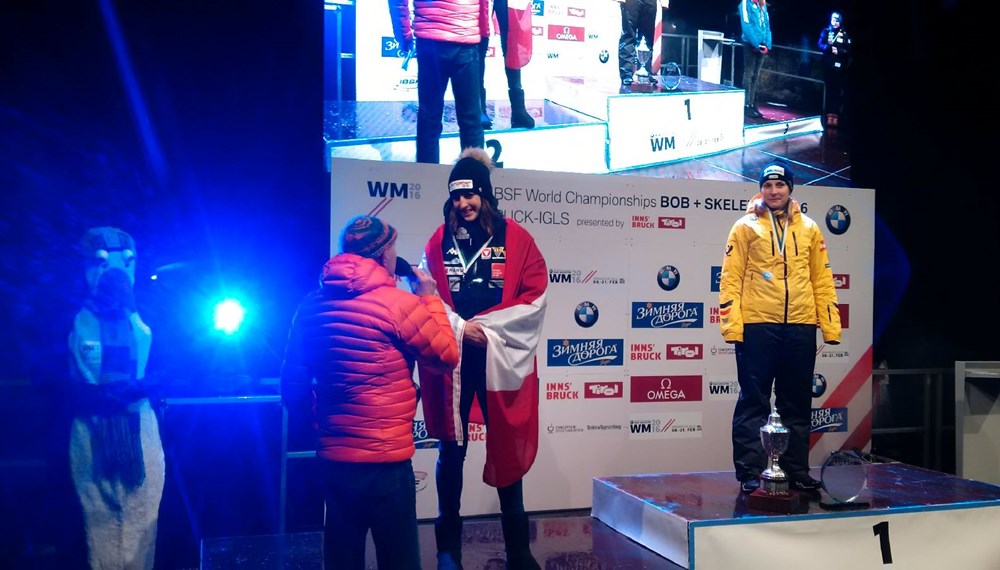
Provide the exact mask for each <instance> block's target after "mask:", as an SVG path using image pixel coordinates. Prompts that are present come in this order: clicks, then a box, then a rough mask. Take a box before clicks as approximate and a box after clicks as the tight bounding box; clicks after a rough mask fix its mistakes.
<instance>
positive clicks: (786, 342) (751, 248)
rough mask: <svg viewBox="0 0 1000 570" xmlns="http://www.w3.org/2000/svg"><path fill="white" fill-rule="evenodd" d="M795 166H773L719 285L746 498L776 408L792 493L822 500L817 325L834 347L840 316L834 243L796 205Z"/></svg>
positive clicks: (733, 233)
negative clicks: (785, 435) (812, 445)
mask: <svg viewBox="0 0 1000 570" xmlns="http://www.w3.org/2000/svg"><path fill="white" fill-rule="evenodd" d="M793 188H794V176H793V174H792V171H791V169H790V168H789V167H788V164H786V163H784V162H783V161H775V162H771V163H769V164H767V165H765V166H764V168H763V170H762V171H761V175H760V193H758V194H757V195H756V196H754V197H753V198H752V199H751V200H750V203H749V205H748V206H747V213H746V215H745V216H743V217H742V218H740V219H739V220H738V221H737V222H736V223H735V224H734V225H733V227H732V229H731V230H730V232H729V237H728V239H727V240H726V252H725V257H724V258H723V262H722V280H721V283H720V286H719V314H720V317H721V319H720V322H721V325H720V326H721V329H722V336H723V338H724V339H725V341H726V342H727V343H731V344H735V349H736V371H737V379H738V381H739V384H740V395H739V399H737V401H736V407H735V409H734V411H733V433H732V440H733V464H734V466H735V471H736V478H737V479H738V480H739V482H740V490H741V491H742V492H744V493H752V492H753V491H754V490H756V489H757V488H758V487H759V486H760V482H759V478H760V474H761V472H762V471H763V470H764V468H765V467H766V466H767V456H766V455H765V454H764V450H763V448H762V445H761V442H760V433H759V430H760V427H761V426H762V425H763V424H764V423H766V422H767V418H768V416H769V415H770V413H771V391H772V389H773V390H774V394H775V408H776V409H777V411H778V413H779V414H780V415H781V419H782V423H783V424H784V425H785V427H787V428H788V431H789V442H788V449H787V451H786V452H785V454H784V455H782V458H781V465H782V467H784V469H785V471H786V472H787V473H788V478H789V485H790V487H791V488H792V489H794V490H796V491H799V492H802V493H804V494H806V495H808V496H809V497H810V498H814V499H818V498H819V488H820V483H819V481H816V480H815V479H813V478H812V477H811V476H810V475H809V428H810V413H811V403H812V378H813V369H814V368H815V364H816V328H817V323H818V326H819V328H820V330H821V331H822V334H823V340H824V342H826V343H827V344H839V343H840V311H839V307H838V305H837V292H836V290H835V288H834V282H833V273H832V272H831V270H830V260H829V258H828V256H827V251H826V242H825V241H824V239H823V234H822V233H821V232H820V229H819V226H817V225H816V222H814V221H813V220H812V219H810V218H809V217H808V216H806V215H805V214H804V213H802V209H801V208H800V207H799V203H798V202H797V201H795V200H793V199H792V197H791V194H792V190H793Z"/></svg>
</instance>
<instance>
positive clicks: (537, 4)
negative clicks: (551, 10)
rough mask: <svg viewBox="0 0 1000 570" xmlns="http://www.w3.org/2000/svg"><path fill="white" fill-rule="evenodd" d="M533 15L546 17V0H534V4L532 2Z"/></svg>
mask: <svg viewBox="0 0 1000 570" xmlns="http://www.w3.org/2000/svg"><path fill="white" fill-rule="evenodd" d="M531 15H532V16H544V15H545V0H532V2H531Z"/></svg>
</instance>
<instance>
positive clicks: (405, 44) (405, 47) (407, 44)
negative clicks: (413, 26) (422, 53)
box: [396, 38, 413, 54]
mask: <svg viewBox="0 0 1000 570" xmlns="http://www.w3.org/2000/svg"><path fill="white" fill-rule="evenodd" d="M396 41H397V42H398V43H399V53H402V54H407V53H410V51H412V50H413V38H401V39H400V38H396Z"/></svg>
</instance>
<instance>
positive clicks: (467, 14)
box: [389, 0, 489, 164]
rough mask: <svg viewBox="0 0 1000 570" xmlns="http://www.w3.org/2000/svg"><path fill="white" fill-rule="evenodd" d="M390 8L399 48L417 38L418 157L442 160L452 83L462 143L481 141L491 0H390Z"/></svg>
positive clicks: (479, 143)
mask: <svg viewBox="0 0 1000 570" xmlns="http://www.w3.org/2000/svg"><path fill="white" fill-rule="evenodd" d="M389 13H390V15H391V16H392V29H393V34H394V35H395V37H396V41H397V42H399V45H400V49H401V50H402V51H403V52H408V51H410V50H411V49H412V48H413V46H414V42H416V52H417V103H418V107H417V162H430V163H435V164H436V163H438V162H440V158H441V148H440V142H441V132H442V130H443V123H442V120H443V119H444V94H445V91H446V90H447V89H448V85H449V83H450V84H451V93H452V95H454V96H455V120H456V121H457V122H458V138H459V143H460V144H461V147H462V148H463V149H464V148H468V147H482V146H483V144H484V143H485V140H484V138H483V124H482V122H481V121H482V114H483V109H482V106H481V103H480V101H481V99H480V97H481V94H480V85H481V73H480V61H479V60H480V53H479V52H480V47H479V45H480V42H482V41H483V38H488V37H489V0H416V1H415V2H414V4H413V9H412V10H411V9H410V0H389ZM411 18H412V21H411Z"/></svg>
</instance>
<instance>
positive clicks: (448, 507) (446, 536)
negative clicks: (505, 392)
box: [434, 346, 529, 553]
mask: <svg viewBox="0 0 1000 570" xmlns="http://www.w3.org/2000/svg"><path fill="white" fill-rule="evenodd" d="M462 352H463V354H462V394H461V396H460V399H459V408H458V409H459V416H460V417H461V418H462V432H463V434H464V436H465V438H464V439H465V444H464V445H461V446H459V445H458V444H457V443H456V442H454V441H442V442H440V443H439V447H438V450H439V453H438V461H437V468H436V472H435V482H436V484H437V492H438V518H437V520H436V521H435V524H434V530H435V538H436V540H437V549H438V552H452V553H458V552H459V551H461V546H462V543H461V539H462V517H461V514H460V510H461V506H462V483H463V481H462V474H463V473H462V471H463V464H464V463H465V454H466V452H467V451H468V449H469V415H470V414H471V412H472V400H473V396H475V397H476V398H477V399H478V400H479V405H480V410H481V411H482V413H483V419H484V421H486V422H487V428H486V429H487V430H489V418H488V417H487V415H486V350H485V349H483V348H478V347H471V346H465V347H463V349H462ZM523 488H524V485H523V481H517V482H516V483H513V484H511V485H509V486H507V487H499V488H497V496H498V497H499V499H500V515H501V522H502V523H503V525H502V526H503V529H504V542H505V543H506V544H507V547H508V551H510V550H512V549H513V550H516V551H519V552H522V553H523V552H525V551H527V550H528V538H529V537H528V531H527V529H528V515H527V513H525V511H524V491H523Z"/></svg>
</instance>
